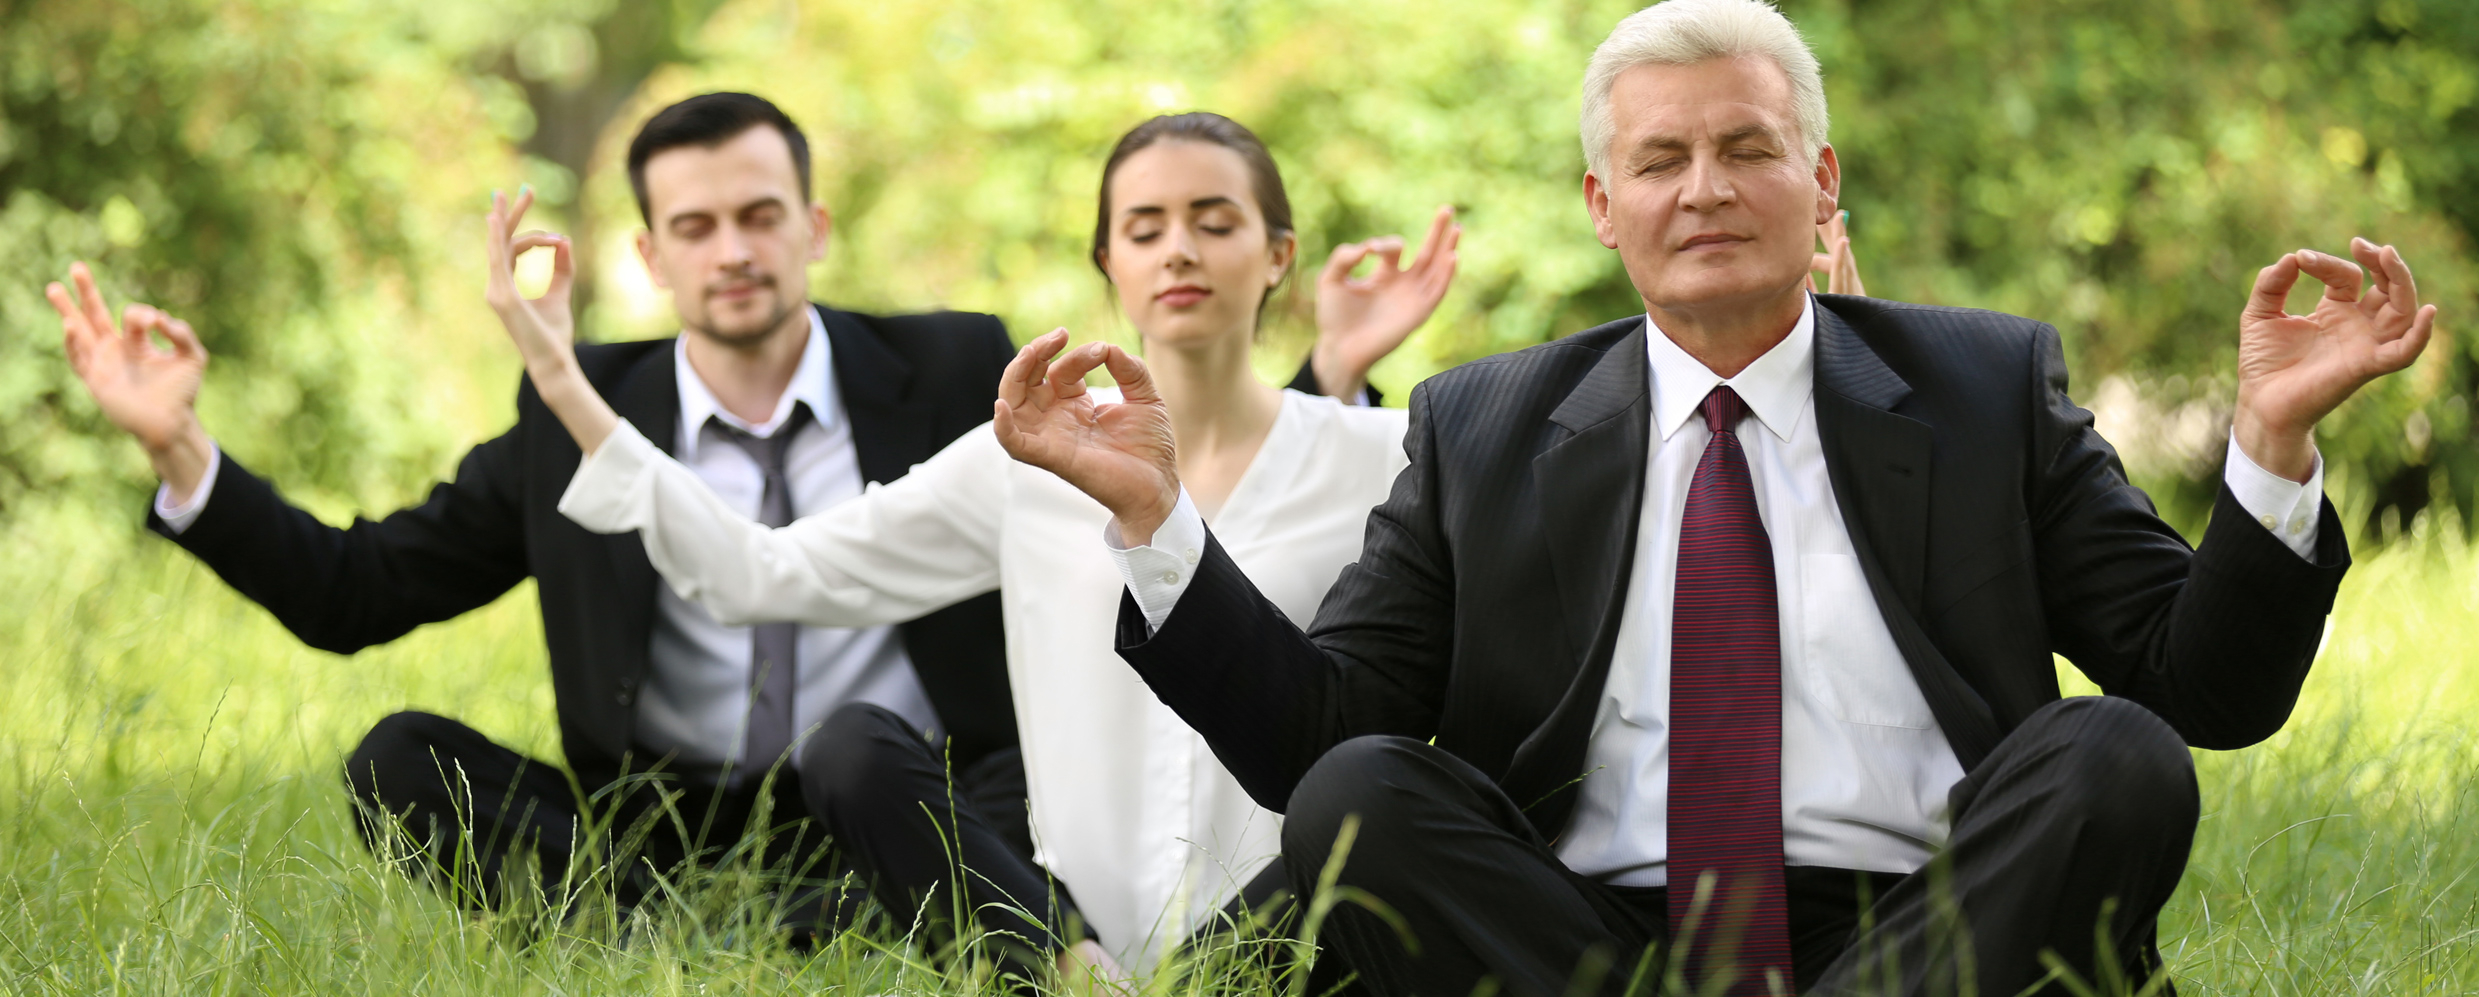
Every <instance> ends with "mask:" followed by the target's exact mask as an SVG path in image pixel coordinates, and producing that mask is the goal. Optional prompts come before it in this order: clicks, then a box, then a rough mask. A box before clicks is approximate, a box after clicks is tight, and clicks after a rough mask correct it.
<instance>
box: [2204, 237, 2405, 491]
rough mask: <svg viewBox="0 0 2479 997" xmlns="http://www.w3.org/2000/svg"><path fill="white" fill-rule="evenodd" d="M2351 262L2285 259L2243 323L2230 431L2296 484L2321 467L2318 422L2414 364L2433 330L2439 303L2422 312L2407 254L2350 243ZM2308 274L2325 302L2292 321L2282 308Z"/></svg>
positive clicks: (2307, 253) (2265, 275)
mask: <svg viewBox="0 0 2479 997" xmlns="http://www.w3.org/2000/svg"><path fill="white" fill-rule="evenodd" d="M2350 255H2352V256H2355V257H2357V258H2358V262H2357V263H2352V262H2350V261H2349V260H2345V259H2342V258H2341V257H2338V256H2334V255H2331V254H2329V253H2319V252H2316V251H2314V250H2312V249H2302V250H2299V251H2298V252H2295V253H2291V254H2289V255H2287V256H2284V257H2282V258H2281V259H2280V260H2279V261H2278V262H2276V263H2274V264H2273V265H2271V266H2268V267H2265V268H2264V269H2263V271H2262V272H2261V273H2258V274H2257V275H2256V277H2255V293H2254V295H2253V296H2252V297H2251V298H2249V299H2248V301H2247V309H2246V312H2245V314H2243V315H2241V316H2240V317H2239V319H2238V411H2237V413H2236V414H2235V417H2234V422H2233V425H2232V427H2231V428H2232V430H2233V431H2234V432H2235V433H2236V434H2237V437H2238V447H2239V449H2240V450H2243V451H2245V452H2246V455H2247V459H2249V460H2252V461H2254V462H2255V463H2256V465H2257V466H2259V467H2262V468H2263V469H2265V470H2267V471H2270V472H2272V473H2274V474H2278V475H2280V476H2282V477H2284V478H2288V479H2290V480H2291V481H2301V482H2303V481H2306V480H2307V479H2308V477H2309V475H2310V474H2312V473H2313V472H2314V470H2315V425H2316V423H2317V422H2319V421H2321V420H2322V419H2323V418H2324V417H2325V416H2326V415H2328V414H2330V413H2331V412H2332V411H2333V409H2335V408H2337V407H2339V406H2340V405H2341V403H2342V402H2344V401H2346V400H2348V399H2349V397H2350V396H2351V395H2352V394H2355V393H2357V391H2358V389H2359V388H2360V387H2361V386H2363V385H2365V384H2366V383H2367V382H2369V381H2373V380H2375V379H2376V378H2379V377H2383V376H2384V375H2386V374H2390V373H2393V372H2394V371H2397V370H2400V369H2402V368H2404V367H2408V366H2410V364H2411V362H2412V361H2414V360H2417V359H2418V358H2419V353H2420V351H2422V350H2424V349H2426V348H2427V340H2428V337H2429V336H2430V335H2431V334H2433V333H2434V332H2435V329H2436V306H2434V305H2428V306H2425V307H2421V306H2420V305H2419V288H2418V285H2417V284H2415V283H2413V282H2412V281H2411V279H2410V266H2409V265H2408V264H2406V263H2403V262H2402V256H2401V253H2400V252H2398V251H2396V250H2395V249H2394V248H2393V247H2391V246H2378V245H2376V244H2375V243H2372V242H2369V241H2367V240H2365V239H2352V240H2350ZM2362 265H2363V266H2364V267H2365V270H2364V271H2362V270H2361V266H2362ZM2302 272H2303V273H2305V274H2307V275H2309V276H2312V277H2314V278H2316V279H2317V280H2321V281H2323V282H2324V297H2323V299H2322V300H2320V301H2317V302H2316V305H2315V310H2314V311H2311V312H2309V313H2307V314H2305V315H2291V314H2288V313H2287V312H2286V310H2285V304H2286V302H2287V301H2288V299H2289V293H2290V287H2291V286H2292V285H2294V284H2296V283H2298V275H2299V274H2300V273H2302ZM2369 274H2372V275H2373V280H2372V281H2370V282H2368V284H2367V287H2366V288H2365V289H2364V290H2362V289H2361V286H2360V285H2361V282H2362V280H2365V279H2366V278H2367V276H2368V275H2369Z"/></svg>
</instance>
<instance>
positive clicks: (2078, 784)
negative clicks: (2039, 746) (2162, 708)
mask: <svg viewBox="0 0 2479 997" xmlns="http://www.w3.org/2000/svg"><path fill="white" fill-rule="evenodd" d="M2023 728H2024V730H2025V731H2029V732H2031V733H2032V734H2033V735H2034V736H2036V737H2039V738H2041V739H2042V740H2044V741H2046V742H2048V743H2052V744H2054V745H2056V748H2057V755H2056V757H2057V759H2058V761H2059V762H2060V763H2061V764H2060V765H2059V771H2060V775H2061V779H2060V783H2059V784H2060V785H2061V786H2062V787H2063V788H2064V790H2065V791H2066V792H2068V793H2071V794H2072V795H2073V797H2074V801H2073V802H2074V804H2075V806H2076V809H2077V810H2079V811H2081V812H2082V813H2084V814H2085V815H2086V816H2087V818H2088V819H2090V820H2092V821H2095V822H2097V823H2100V824H2102V825H2104V826H2107V827H2109V828H2111V829H2113V830H2115V831H2118V832H2121V833H2125V834H2129V835H2139V836H2143V837H2153V836H2158V835H2186V836H2191V835H2192V834H2193V833H2194V830H2195V823H2196V821H2197V820H2198V819H2199V817H2200V814H2201V810H2202V801H2201V798H2200V794H2199V793H2198V791H2197V789H2196V785H2195V759H2194V757H2193V756H2192V755H2190V754H2188V752H2187V748H2186V742H2185V740H2184V739H2182V738H2180V737H2179V736H2178V733H2177V731H2175V730H2173V729H2171V728H2170V726H2169V724H2168V723H2166V722H2164V721H2163V720H2161V718H2160V717H2159V716H2158V715H2155V714H2154V713H2153V712H2152V711H2151V710H2148V709H2145V708H2144V707H2143V706H2142V705H2140V704H2138V703H2136V702H2134V701H2133V700H2130V699H2122V698H2119V697H2116V696H2083V697H2076V698H2073V699H2066V700H2061V701H2059V702H2056V703H2051V704H2049V705H2048V706H2046V707H2043V708H2041V709H2040V711H2039V712H2037V713H2034V714H2032V716H2031V718H2030V719H2028V720H2026V721H2025V722H2024V725H2023Z"/></svg>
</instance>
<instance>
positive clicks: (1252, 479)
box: [559, 391, 1407, 971]
mask: <svg viewBox="0 0 2479 997" xmlns="http://www.w3.org/2000/svg"><path fill="white" fill-rule="evenodd" d="M1096 394H1097V395H1100V396H1101V397H1100V398H1098V399H1097V400H1099V401H1111V400H1115V395H1114V394H1113V393H1111V392H1108V391H1097V392H1096ZM1405 425H1406V417H1405V413H1403V412H1402V411H1400V410H1389V409H1368V408H1353V407H1346V406H1344V405H1342V404H1341V403H1339V402H1337V401H1335V400H1334V399H1331V398H1324V397H1317V396H1311V395H1305V394H1301V393H1298V392H1289V391H1287V392H1284V394H1283V405H1282V410H1281V412H1280V414H1279V415H1277V416H1276V417H1275V420H1274V426H1273V429H1272V430H1271V431H1270V432H1269V433H1268V435H1267V436H1266V440H1265V445H1264V447H1263V448H1262V449H1260V450H1259V451H1258V452H1257V456H1256V459H1255V460H1254V461H1253V462H1251V463H1250V464H1249V466H1248V470H1247V472H1246V473H1245V474H1243V475H1242V476H1241V478H1240V481H1239V484H1238V486H1237V487H1236V488H1234V489H1233V490H1232V492H1231V497H1230V499H1229V500H1228V501H1227V502H1225V503H1224V505H1223V508H1222V510H1221V512H1220V513H1219V514H1217V515H1216V516H1215V518H1214V521H1213V523H1212V526H1213V531H1214V536H1215V537H1217V538H1219V539H1220V540H1221V542H1222V545H1223V549H1224V550H1225V551H1226V552H1228V553H1229V554H1230V556H1231V559H1232V561H1233V562H1234V563H1236V564H1237V565H1238V566H1239V568H1240V570H1241V571H1243V572H1245V573H1246V574H1247V575H1248V577H1249V579H1250V580H1251V581H1253V582H1255V583H1256V585H1257V588H1258V589H1259V590H1260V591H1262V592H1264V593H1265V596H1266V597H1267V598H1268V599H1271V600H1273V602H1274V605H1275V606H1277V607H1280V608H1281V609H1282V611H1283V612H1284V614H1286V615H1288V616H1290V617H1291V618H1292V619H1295V620H1307V619H1309V618H1311V617H1313V616H1315V615H1316V612H1317V605H1318V603H1319V601H1321V600H1322V599H1323V598H1324V597H1325V592H1326V589H1327V588H1328V587H1329V586H1331V585H1332V584H1333V582H1334V578H1335V576H1336V575H1337V574H1340V573H1341V571H1342V569H1343V565H1345V564H1348V563H1350V562H1351V561H1352V560H1354V559H1355V558H1357V557H1358V556H1359V553H1360V544H1361V539H1362V534H1363V532H1364V529H1365V525H1366V521H1367V518H1368V511H1369V509H1370V508H1371V507H1373V506H1375V505H1376V504H1377V503H1378V502H1379V501H1380V500H1381V499H1383V498H1385V496H1386V493H1387V491H1388V489H1390V488H1391V487H1392V485H1393V483H1394V479H1395V475H1396V473H1397V472H1399V471H1401V470H1402V469H1403V467H1404V465H1405V464H1406V463H1407V460H1406V458H1405V457H1404V454H1403V434H1404V429H1405ZM559 509H560V512H562V513H564V514H566V515H567V516H568V518H570V519H573V520H575V521H576V522H577V523H578V524H580V525H582V526H584V527H585V528H587V529H589V530H594V531H596V532H600V533H622V532H627V531H629V530H637V531H640V532H641V533H642V535H643V537H644V540H645V544H646V552H647V554H648V555H650V556H651V558H652V559H653V562H654V566H655V568H656V569H657V570H660V571H661V572H662V573H663V577H664V578H666V579H668V580H669V581H670V583H671V587H672V589H673V590H674V591H675V592H678V593H679V594H680V596H681V597H682V598H685V599H688V600H691V601H694V602H696V603H699V604H700V605H703V606H705V607H706V609H707V610H708V611H709V612H711V613H713V614H714V616H715V617H716V619H718V620H721V621H722V622H724V623H726V624H731V625H741V624H749V623H757V622H764V621H781V620H790V621H796V622H799V623H803V624H807V625H810V626H827V627H861V626H874V625H878V624H884V623H894V622H899V621H902V620H909V619H912V618H914V617H918V616H921V615H923V614H925V613H928V612H931V611H933V610H936V609H939V608H942V607H945V606H948V605H951V604H953V603H955V602H958V601H961V600H963V599H966V598H970V597H972V596H975V595H978V594H980V593H983V592H987V591H989V590H991V589H993V588H996V589H998V590H999V592H1000V599H1001V601H1002V604H1003V606H1004V611H1005V614H1006V622H1007V668H1008V678H1009V681H1010V682H1011V683H1012V684H1013V686H1014V694H1015V705H1016V718H1017V719H1016V724H1017V729H1018V731H1019V733H1020V735H1021V737H1022V739H1023V746H1024V768H1025V778H1026V783H1027V786H1028V789H1029V791H1030V794H1031V806H1032V815H1031V816H1032V825H1033V837H1034V841H1035V847H1036V849H1037V852H1038V854H1037V860H1038V861H1040V862H1041V864H1042V865H1043V866H1044V867H1046V868H1048V869H1049V870H1050V871H1051V873H1052V874H1053V875H1056V876H1058V877H1059V878H1060V879H1061V880H1062V881H1064V882H1065V883H1066V884H1067V888H1068V890H1069V891H1070V892H1072V893H1073V894H1074V895H1075V898H1076V903H1077V906H1078V907H1079V909H1081V910H1082V911H1083V914H1084V917H1085V921H1086V923H1087V924H1088V925H1090V926H1091V927H1092V928H1093V930H1094V931H1095V932H1096V933H1098V934H1099V935H1100V936H1101V941H1102V944H1103V946H1104V947H1105V948H1108V949H1110V950H1111V951H1112V952H1113V953H1114V954H1115V955H1117V957H1118V958H1120V959H1121V960H1122V961H1123V962H1124V963H1125V964H1126V965H1129V966H1131V967H1135V968H1138V969H1139V970H1140V971H1144V970H1145V969H1147V968H1149V967H1151V966H1152V965H1154V963H1155V962H1156V960H1157V959H1159V958H1160V956H1161V955H1162V954H1163V953H1164V952H1165V951H1166V950H1167V949H1168V948H1169V947H1170V946H1172V945H1173V944H1175V943H1176V942H1178V941H1179V940H1180V939H1183V938H1185V937H1186V936H1187V934H1188V932H1189V931H1190V930H1191V929H1193V928H1194V927H1195V926H1196V925H1198V924H1200V923H1202V922H1203V921H1204V920H1205V919H1206V918H1207V917H1210V916H1211V915H1212V914H1213V913H1214V912H1215V911H1216V910H1217V909H1219V908H1220V907H1221V906H1222V905H1223V904H1224V903H1226V902H1227V901H1228V900H1229V899H1230V898H1231V897H1232V896H1234V895H1236V894H1237V893H1238V891H1239V888H1240V887H1241V886H1242V885H1244V884H1246V883H1247V882H1248V881H1249V879H1250V878H1251V877H1253V876H1255V875H1256V874H1257V873H1258V872H1259V871H1260V870H1261V869H1263V868H1264V866H1265V864H1266V863H1267V862H1268V861H1270V860H1271V859H1272V858H1273V857H1274V855H1275V854H1276V853H1277V852H1278V851H1279V849H1280V847H1281V836H1280V832H1281V828H1282V825H1281V818H1280V817H1279V816H1277V815H1275V814H1273V813H1270V812H1268V811H1266V810H1263V809H1261V808H1259V807H1257V806H1256V805H1255V803H1254V802H1253V801H1251V800H1250V799H1249V798H1248V794H1247V793H1246V792H1245V791H1243V790H1242V789H1241V788H1240V786H1239V783H1238V782H1237V781H1235V780H1233V779H1232V778H1231V775H1230V773H1228V772H1226V771H1224V770H1223V767H1222V764H1221V763H1220V762H1219V761H1217V760H1216V759H1215V758H1214V755H1213V752H1212V750H1211V749H1209V748H1208V747H1207V746H1206V745H1205V741H1204V739H1203V738H1201V737H1199V736H1198V735H1197V734H1196V732H1195V731H1192V730H1190V729H1188V726H1187V725H1186V724H1185V723H1183V722H1181V721H1180V719H1179V717H1178V716H1177V715H1175V714H1173V713H1172V712H1171V711H1170V709H1169V708H1168V707H1165V706H1163V705H1162V702H1161V700H1159V699H1156V698H1155V697H1154V695H1153V692H1152V690H1150V689H1148V688H1146V686H1145V683H1144V681H1143V680H1142V679H1139V678H1138V677H1137V675H1136V673H1135V671H1134V670H1133V669H1131V668H1129V667H1128V665H1127V663H1126V662H1124V661H1122V660H1120V658H1119V655H1118V653H1117V652H1116V650H1115V649H1114V648H1113V646H1112V637H1113V633H1114V631H1115V626H1116V620H1117V617H1118V610H1119V597H1120V592H1121V591H1122V584H1121V582H1120V579H1119V571H1118V568H1117V566H1116V564H1115V563H1114V562H1113V561H1112V559H1111V557H1110V554H1109V551H1108V549H1107V548H1105V547H1104V545H1103V544H1101V543H1098V542H1096V541H1097V538H1098V537H1099V536H1100V535H1101V533H1102V528H1103V526H1104V525H1105V524H1107V523H1108V522H1109V520H1110V514H1109V512H1108V511H1107V510H1105V509H1103V508H1102V506H1101V505H1100V504H1099V503H1097V502H1095V501H1093V500H1092V499H1090V498H1088V497H1086V496H1085V494H1084V493H1082V492H1080V491H1077V490H1076V489H1075V488H1074V487H1073V486H1071V485H1069V484H1067V483H1066V482H1064V481H1061V480H1059V479H1058V478H1057V477H1056V476H1054V475H1052V474H1050V473H1049V472H1047V471H1043V470H1041V469H1039V468H1035V467H1032V466H1031V465H1027V464H1021V463H1018V462H1016V461H1015V460H1013V459H1011V458H1009V457H1008V456H1007V453H1006V451H1005V450H1003V449H1001V448H1000V447H999V444H998V438H997V437H996V436H995V435H993V434H992V433H991V432H990V430H989V428H988V427H987V426H984V427H983V428H980V429H975V430H973V431H971V432H968V433H966V434H964V435H963V436H962V437H960V438H958V439H957V440H956V441H955V442H954V443H951V444H949V445H948V446H947V448H946V449H945V450H942V451H940V452H939V453H938V454H937V455H936V456H934V457H931V458H930V459H929V460H928V461H927V462H925V463H922V464H920V465H918V466H916V467H914V468H913V469H912V472H911V473H909V474H906V475H905V476H904V477H902V478H900V479H897V480H896V481H894V482H891V483H888V484H884V485H871V486H869V488H868V489H867V490H866V491H864V492H863V493H862V495H861V496H860V497H859V498H856V499H852V500H851V501H848V502H845V503H843V504H841V505H837V506H834V507H832V508H829V509H826V510H824V511H821V512H818V513H816V514H813V515H810V516H806V517H803V518H802V519H800V520H798V521H796V522H794V523H793V524H791V525H790V526H786V527H784V528H782V529H780V530H769V529H767V528H765V527H763V526H760V525H758V524H757V523H754V522H752V521H750V520H749V518H748V517H746V516H745V515H743V514H741V513H740V512H738V511H736V510H734V509H732V508H730V507H728V506H726V505H724V504H723V503H722V502H721V501H719V500H718V499H716V497H715V496H714V493H713V492H712V491H711V490H709V489H708V488H707V487H706V485H705V483H704V482H702V481H700V480H699V479H698V478H697V476H696V475H695V474H693V473H691V472H689V471H688V469H686V468H684V467H682V466H681V465H680V464H678V463H677V462H675V461H673V460H671V459H670V458H668V457H666V456H665V455H664V454H663V453H662V452H661V451H660V450H657V449H655V447H654V445H653V444H652V443H649V442H647V441H646V439H645V437H644V436H642V435H639V434H638V432H637V431H636V430H635V429H634V428H633V427H631V426H629V425H628V424H627V423H625V422H623V423H622V424H621V426H620V428H619V429H617V430H616V431H614V432H613V433H612V435H611V438H610V439H609V440H608V441H607V442H605V443H604V444H603V446H602V448H601V449H599V450H597V451H596V452H595V453H594V454H593V455H592V456H591V457H589V458H587V459H586V460H585V461H584V463H582V464H580V465H579V466H578V468H577V475H576V478H575V479H574V480H572V481H571V482H570V483H569V486H568V492H567V494H566V495H564V496H562V497H561V499H560V505H559Z"/></svg>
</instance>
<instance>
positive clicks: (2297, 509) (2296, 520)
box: [2221, 432, 2324, 561]
mask: <svg viewBox="0 0 2479 997" xmlns="http://www.w3.org/2000/svg"><path fill="white" fill-rule="evenodd" d="M2221 480H2222V481H2224V482H2226V483H2227V484H2228V485H2229V493H2230V494H2231V495H2233V496H2236V497H2237V499H2238V507H2239V508H2242V509H2245V510H2246V511H2247V515H2248V516H2251V517H2253V518H2254V519H2255V521H2256V523H2258V524H2260V525H2262V526H2263V527H2264V528H2265V529H2267V530H2271V531H2272V535H2273V538H2274V539H2277V540H2279V541H2281V543H2282V545H2283V546H2285V547H2288V548H2289V549H2290V551H2291V552H2292V553H2295V554H2297V555H2298V556H2299V557H2302V558H2305V559H2307V560H2309V561H2313V560H2315V541H2316V532H2317V529H2318V524H2319V523H2320V522H2322V520H2323V515H2322V513H2323V508H2324V455H2323V454H2322V453H2318V454H2316V455H2315V470H2314V471H2312V472H2309V473H2308V475H2307V481H2306V483H2305V484H2300V483H2299V482H2296V481H2291V480H2290V479H2288V478H2284V477H2282V476H2280V475H2278V474H2274V473H2272V472H2271V471H2267V470H2264V469H2263V468H2262V467H2261V466H2258V465H2257V464H2256V463H2255V460H2254V458H2251V457H2248V456H2247V452H2246V451H2244V450H2241V449H2239V448H2238V434H2237V433H2235V432H2232V433H2231V434H2230V435H2229V461H2228V466H2227V467H2226V468H2225V469H2224V470H2223V471H2222V473H2221Z"/></svg>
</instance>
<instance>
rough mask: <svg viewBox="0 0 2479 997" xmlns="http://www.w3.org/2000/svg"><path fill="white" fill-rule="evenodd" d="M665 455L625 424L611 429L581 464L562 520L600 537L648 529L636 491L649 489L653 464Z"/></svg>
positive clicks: (564, 496)
mask: <svg viewBox="0 0 2479 997" xmlns="http://www.w3.org/2000/svg"><path fill="white" fill-rule="evenodd" d="M661 457H662V451H660V450H657V449H655V447H654V443H653V441H651V440H648V439H646V437H645V434H643V433H640V432H638V431H637V427H636V426H635V425H634V424H632V423H630V422H629V421H628V420H626V419H622V420H620V422H619V425H617V426H613V427H612V428H611V435H609V436H606V437H604V438H603V445H602V446H599V447H596V448H594V452H593V453H590V454H587V455H585V459H583V460H580V461H578V462H577V473H576V475H575V476H573V477H571V478H569V479H568V490H567V491H566V492H563V493H561V494H560V497H559V511H560V515H563V516H566V517H568V519H569V520H570V521H571V522H574V523H576V524H577V525H579V526H582V527H585V528H586V529H588V530H591V531H593V532H596V533H626V532H628V531H630V530H636V529H643V528H644V527H645V525H646V524H645V523H643V522H640V521H639V510H641V509H643V508H644V507H645V506H644V505H643V504H641V503H640V502H639V501H638V500H637V492H638V491H639V490H640V489H641V488H643V487H644V486H645V482H646V479H647V477H648V471H649V469H650V467H651V465H652V464H653V463H654V462H655V461H656V460H658V459H660V458H661Z"/></svg>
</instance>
